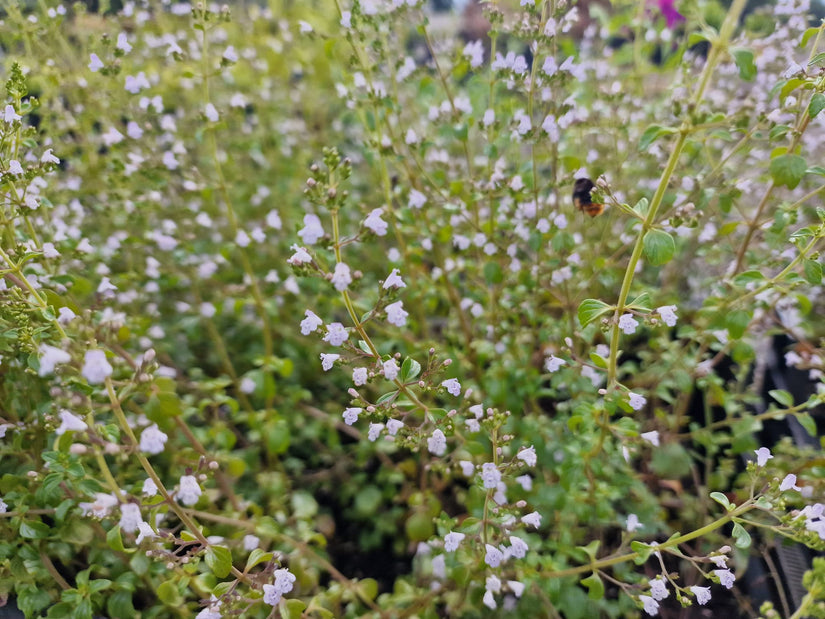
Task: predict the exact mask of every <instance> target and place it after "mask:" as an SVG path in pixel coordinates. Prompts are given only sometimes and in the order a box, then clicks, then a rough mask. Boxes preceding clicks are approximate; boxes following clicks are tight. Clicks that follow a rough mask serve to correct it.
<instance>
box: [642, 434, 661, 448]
mask: <svg viewBox="0 0 825 619" xmlns="http://www.w3.org/2000/svg"><path fill="white" fill-rule="evenodd" d="M639 436H641V437H642V439H644V440H645V441H647V442H648V443H650V444H651V445H653V446H654V447H658V446H659V431H658V430H651V431H650V432H642V433H641V434H640V435H639Z"/></svg>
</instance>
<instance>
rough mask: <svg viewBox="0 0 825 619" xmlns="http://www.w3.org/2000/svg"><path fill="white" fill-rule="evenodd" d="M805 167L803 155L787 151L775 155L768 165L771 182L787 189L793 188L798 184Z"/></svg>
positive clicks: (806, 165)
mask: <svg viewBox="0 0 825 619" xmlns="http://www.w3.org/2000/svg"><path fill="white" fill-rule="evenodd" d="M807 169H808V164H807V163H805V158H804V157H800V156H799V155H791V154H787V153H786V154H784V155H779V156H778V157H775V158H774V159H773V160H772V161H771V166H770V172H771V176H772V177H773V182H774V183H776V184H777V185H784V186H785V187H787V188H788V189H794V188H795V187H796V186H797V185H798V184H799V181H801V180H802V177H803V176H805V170H807Z"/></svg>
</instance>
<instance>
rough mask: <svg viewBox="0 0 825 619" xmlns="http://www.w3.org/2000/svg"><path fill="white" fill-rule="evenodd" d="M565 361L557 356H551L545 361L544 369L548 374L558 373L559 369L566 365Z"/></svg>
mask: <svg viewBox="0 0 825 619" xmlns="http://www.w3.org/2000/svg"><path fill="white" fill-rule="evenodd" d="M566 363H567V362H566V361H565V360H564V359H559V358H558V357H556V356H555V355H550V356H549V357H547V358H546V359H545V360H544V369H545V370H547V371H548V372H557V371H558V369H559V368H560V367H561V366H563V365H564V364H566Z"/></svg>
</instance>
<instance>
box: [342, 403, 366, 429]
mask: <svg viewBox="0 0 825 619" xmlns="http://www.w3.org/2000/svg"><path fill="white" fill-rule="evenodd" d="M363 410H364V409H363V408H357V407H354V408H347V409H344V415H343V417H344V423H345V424H347V425H348V426H351V425H352V424H354V423H355V422H356V421H358V415H360V414H361V412H362V411H363Z"/></svg>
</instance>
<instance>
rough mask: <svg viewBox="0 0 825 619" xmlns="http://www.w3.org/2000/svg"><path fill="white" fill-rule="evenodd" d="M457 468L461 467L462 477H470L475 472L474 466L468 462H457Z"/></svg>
mask: <svg viewBox="0 0 825 619" xmlns="http://www.w3.org/2000/svg"><path fill="white" fill-rule="evenodd" d="M458 466H460V467H461V474H462V475H464V477H472V476H473V475H474V474H475V472H476V467H475V465H474V464H473V463H472V462H470V461H469V460H459V462H458Z"/></svg>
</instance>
